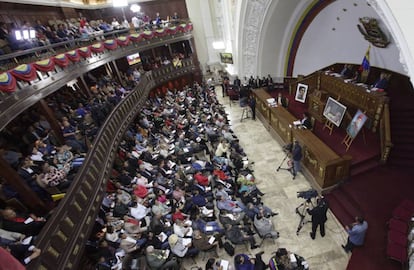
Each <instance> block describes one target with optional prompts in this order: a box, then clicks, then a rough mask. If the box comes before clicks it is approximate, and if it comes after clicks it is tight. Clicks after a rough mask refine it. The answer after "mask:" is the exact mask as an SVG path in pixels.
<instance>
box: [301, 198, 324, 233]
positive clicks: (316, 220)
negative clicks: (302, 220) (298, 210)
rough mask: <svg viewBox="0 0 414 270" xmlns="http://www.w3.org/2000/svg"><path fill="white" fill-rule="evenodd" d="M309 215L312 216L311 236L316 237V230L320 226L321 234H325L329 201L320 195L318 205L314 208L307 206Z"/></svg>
mask: <svg viewBox="0 0 414 270" xmlns="http://www.w3.org/2000/svg"><path fill="white" fill-rule="evenodd" d="M306 210H307V211H308V213H309V215H311V216H312V232H311V233H310V237H311V238H312V239H315V235H316V230H317V229H318V226H319V228H320V232H321V236H322V237H324V236H325V222H326V220H327V218H326V212H327V211H328V202H327V201H325V200H324V199H323V197H320V198H318V199H317V203H316V206H315V207H314V208H312V209H309V208H306Z"/></svg>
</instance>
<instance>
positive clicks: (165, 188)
mask: <svg viewBox="0 0 414 270" xmlns="http://www.w3.org/2000/svg"><path fill="white" fill-rule="evenodd" d="M207 129H208V130H209V132H208V133H207V132H206V130H207ZM229 133H230V134H229ZM226 138H227V139H226ZM263 195H264V194H263V193H262V192H261V191H260V190H259V189H258V187H257V186H256V185H255V179H254V176H253V171H252V170H251V168H250V164H249V160H248V158H247V156H246V154H245V153H244V152H243V149H242V147H241V146H240V144H239V141H238V139H237V137H236V136H235V135H234V134H232V132H231V130H230V129H229V123H228V120H227V118H226V114H225V112H224V110H223V107H222V106H221V105H220V104H219V103H218V100H217V98H216V94H215V91H214V89H208V88H207V87H201V86H200V85H198V84H194V86H192V87H186V88H185V89H183V90H181V91H178V90H168V91H167V93H166V94H165V96H159V95H156V94H155V95H150V98H149V99H148V100H147V101H146V103H145V106H144V108H143V109H142V111H141V113H140V114H139V115H138V116H137V118H136V119H135V120H134V121H133V122H132V123H131V125H130V128H129V129H128V131H127V132H126V133H125V136H124V139H123V141H122V142H121V144H120V147H119V152H118V157H117V158H116V160H115V162H114V167H113V173H112V176H111V179H110V180H109V181H108V184H107V194H106V196H105V198H104V200H103V202H102V206H101V211H100V213H99V215H98V219H97V221H96V224H95V229H94V232H93V233H92V236H91V239H90V240H89V242H88V245H87V253H88V255H89V258H90V259H92V260H93V261H94V262H95V263H96V264H98V265H99V266H100V267H102V269H110V267H111V266H113V265H114V264H123V266H122V267H123V269H130V267H131V265H136V264H137V261H140V262H144V263H147V264H150V266H152V267H155V268H156V269H163V268H162V267H164V266H165V267H167V266H166V263H167V262H172V263H171V265H168V267H171V268H174V269H176V267H177V264H179V263H180V262H181V261H182V258H187V257H194V256H196V255H197V254H198V253H199V252H200V251H207V250H212V249H215V248H216V247H217V246H219V247H221V246H222V243H223V241H224V240H228V241H230V242H231V243H232V244H234V245H238V244H250V248H252V249H255V248H257V247H258V245H257V244H256V238H257V237H260V235H262V233H263V234H267V233H266V232H264V230H266V229H267V227H266V226H264V225H263V224H260V227H259V228H255V224H254V223H255V219H260V220H261V219H263V220H264V219H265V218H270V217H271V216H274V215H276V214H277V213H274V212H273V211H272V210H271V209H269V208H268V207H266V206H265V205H263V203H262V201H261V196H263ZM256 216H257V217H256ZM256 224H259V222H257V221H256ZM269 228H270V229H271V231H274V229H273V227H269ZM257 229H259V230H260V231H259V232H260V235H259V236H257V237H255V236H254V235H255V234H256V231H257ZM271 231H269V233H272V232H271ZM275 236H276V237H277V234H276V233H275ZM211 237H214V238H211ZM102 246H105V247H107V248H105V251H103V250H102ZM162 250H163V251H162ZM154 256H156V257H158V258H159V259H160V260H159V261H156V260H154ZM173 258H174V259H173ZM104 267H107V268H104ZM157 267H161V268H157Z"/></svg>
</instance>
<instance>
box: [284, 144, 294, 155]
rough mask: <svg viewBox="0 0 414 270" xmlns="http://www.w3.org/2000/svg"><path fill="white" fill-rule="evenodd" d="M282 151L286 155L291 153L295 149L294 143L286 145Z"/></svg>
mask: <svg viewBox="0 0 414 270" xmlns="http://www.w3.org/2000/svg"><path fill="white" fill-rule="evenodd" d="M282 149H283V152H285V153H291V152H292V149H293V144H292V143H289V144H286V145H284V146H283V147H282Z"/></svg>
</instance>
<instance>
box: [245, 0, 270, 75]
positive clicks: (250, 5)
mask: <svg viewBox="0 0 414 270" xmlns="http://www.w3.org/2000/svg"><path fill="white" fill-rule="evenodd" d="M246 2H247V6H246V19H245V24H244V27H243V29H244V34H243V44H244V46H243V47H244V48H243V73H244V74H245V75H246V76H251V75H253V76H254V75H257V72H256V68H257V54H258V49H259V36H260V29H261V27H262V25H263V21H264V17H265V16H264V15H265V11H266V9H267V8H268V6H269V4H270V2H271V1H270V0H254V1H246Z"/></svg>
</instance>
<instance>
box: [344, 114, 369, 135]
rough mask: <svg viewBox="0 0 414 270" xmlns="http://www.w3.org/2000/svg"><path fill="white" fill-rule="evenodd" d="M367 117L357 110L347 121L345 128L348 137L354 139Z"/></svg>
mask: <svg viewBox="0 0 414 270" xmlns="http://www.w3.org/2000/svg"><path fill="white" fill-rule="evenodd" d="M367 119H368V117H367V116H366V115H365V114H364V113H363V112H361V110H358V111H357V112H356V113H355V115H354V117H353V118H352V121H351V123H349V125H348V127H347V128H346V133H348V135H349V137H351V138H352V139H355V137H356V136H357V135H358V132H359V131H360V130H361V128H362V127H363V126H364V124H365V122H366V121H367Z"/></svg>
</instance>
